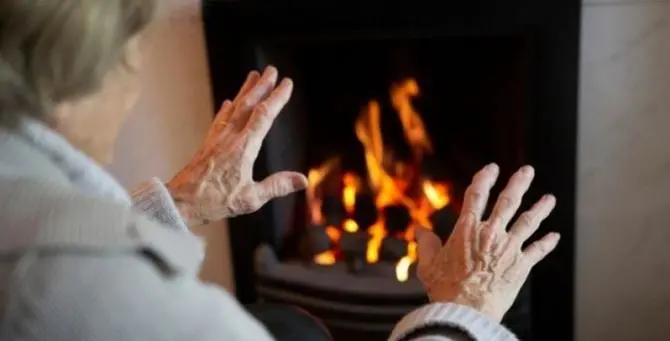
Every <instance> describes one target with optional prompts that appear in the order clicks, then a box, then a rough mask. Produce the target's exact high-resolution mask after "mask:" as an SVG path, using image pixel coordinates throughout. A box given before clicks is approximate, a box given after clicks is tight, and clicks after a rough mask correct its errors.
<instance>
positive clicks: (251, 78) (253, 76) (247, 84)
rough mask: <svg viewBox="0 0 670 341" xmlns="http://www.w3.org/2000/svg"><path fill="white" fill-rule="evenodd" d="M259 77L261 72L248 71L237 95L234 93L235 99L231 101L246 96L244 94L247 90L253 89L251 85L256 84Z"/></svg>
mask: <svg viewBox="0 0 670 341" xmlns="http://www.w3.org/2000/svg"><path fill="white" fill-rule="evenodd" d="M260 79H261V74H260V73H259V72H258V71H256V70H253V71H251V72H249V74H248V75H247V79H246V80H245V81H244V84H242V87H241V88H240V90H239V91H238V92H237V95H235V99H234V100H233V102H237V101H239V100H240V99H241V98H243V97H244V96H246V94H248V93H249V91H251V89H253V87H254V86H256V84H258V81H259V80H260Z"/></svg>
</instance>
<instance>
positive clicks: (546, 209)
mask: <svg viewBox="0 0 670 341" xmlns="http://www.w3.org/2000/svg"><path fill="white" fill-rule="evenodd" d="M554 207H556V198H555V197H554V196H553V195H545V196H543V197H542V198H541V199H540V200H539V201H538V202H536V203H535V205H533V207H532V208H531V209H530V210H528V211H526V212H524V213H523V214H522V215H521V216H519V219H517V221H516V222H515V223H514V225H512V228H511V229H510V231H509V234H510V238H512V239H514V241H515V242H517V243H518V245H522V244H523V243H524V242H526V240H528V238H530V236H532V235H533V233H535V231H537V229H538V228H539V227H540V224H541V223H542V222H543V221H544V220H545V219H547V217H548V216H549V214H551V211H553V210H554Z"/></svg>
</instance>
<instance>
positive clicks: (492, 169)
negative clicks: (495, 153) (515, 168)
mask: <svg viewBox="0 0 670 341" xmlns="http://www.w3.org/2000/svg"><path fill="white" fill-rule="evenodd" d="M486 171H487V172H497V171H498V165H497V164H496V163H495V162H492V163H489V164H488V165H486Z"/></svg>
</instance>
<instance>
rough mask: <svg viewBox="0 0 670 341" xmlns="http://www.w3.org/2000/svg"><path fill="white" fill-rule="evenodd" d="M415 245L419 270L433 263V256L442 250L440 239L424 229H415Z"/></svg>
mask: <svg viewBox="0 0 670 341" xmlns="http://www.w3.org/2000/svg"><path fill="white" fill-rule="evenodd" d="M414 235H415V237H416V244H417V247H418V250H417V256H418V258H419V264H418V267H419V269H421V268H423V267H426V266H428V265H430V264H432V263H433V260H434V259H435V256H437V253H438V252H439V251H440V248H442V242H441V241H440V238H439V237H438V236H437V235H436V234H435V233H434V232H433V231H431V230H429V229H427V228H425V227H416V231H415V234H414Z"/></svg>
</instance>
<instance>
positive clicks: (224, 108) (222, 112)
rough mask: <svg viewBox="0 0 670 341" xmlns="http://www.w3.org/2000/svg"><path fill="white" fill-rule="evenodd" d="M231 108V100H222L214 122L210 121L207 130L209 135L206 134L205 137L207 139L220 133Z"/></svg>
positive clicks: (226, 123)
mask: <svg viewBox="0 0 670 341" xmlns="http://www.w3.org/2000/svg"><path fill="white" fill-rule="evenodd" d="M232 110H233V102H231V101H230V100H225V101H223V104H222V105H221V109H219V112H218V113H217V114H216V117H215V118H214V122H213V123H212V128H211V129H210V130H209V135H208V136H207V139H209V138H210V137H211V136H214V135H218V134H219V133H221V131H222V130H223V128H224V127H226V125H228V117H229V116H230V113H231V112H232Z"/></svg>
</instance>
